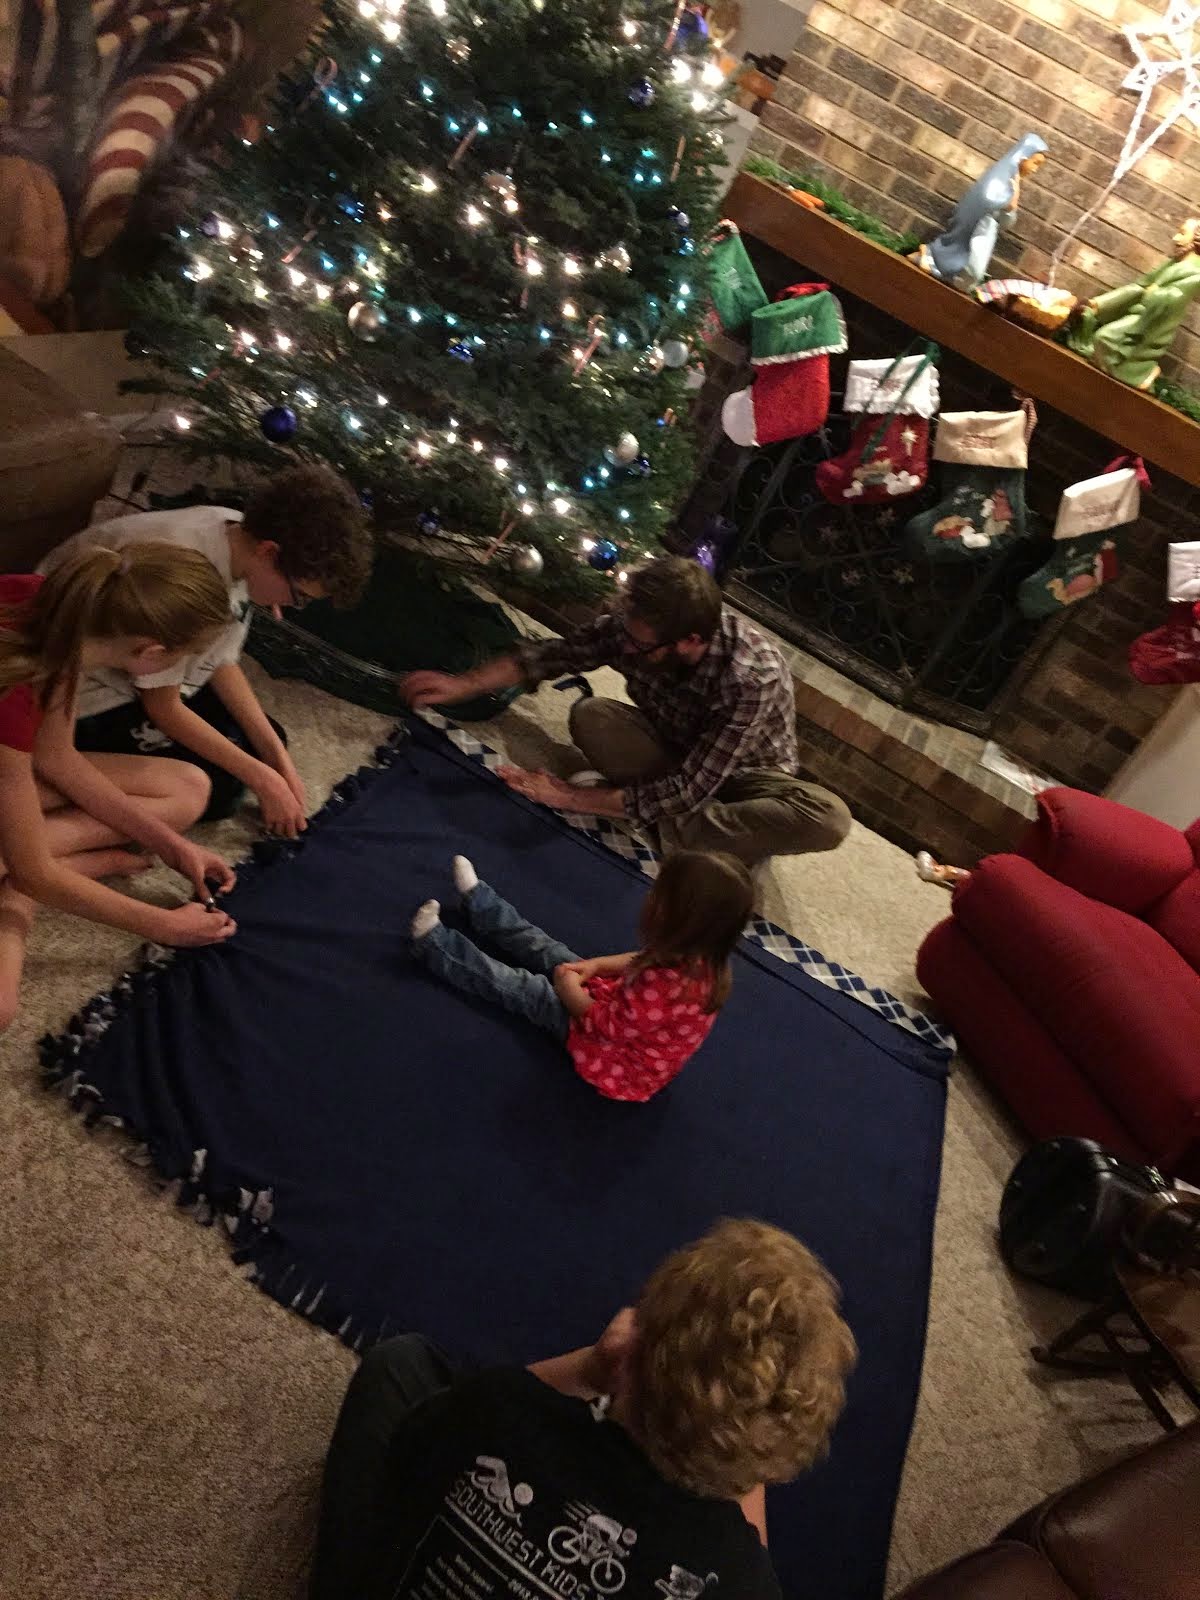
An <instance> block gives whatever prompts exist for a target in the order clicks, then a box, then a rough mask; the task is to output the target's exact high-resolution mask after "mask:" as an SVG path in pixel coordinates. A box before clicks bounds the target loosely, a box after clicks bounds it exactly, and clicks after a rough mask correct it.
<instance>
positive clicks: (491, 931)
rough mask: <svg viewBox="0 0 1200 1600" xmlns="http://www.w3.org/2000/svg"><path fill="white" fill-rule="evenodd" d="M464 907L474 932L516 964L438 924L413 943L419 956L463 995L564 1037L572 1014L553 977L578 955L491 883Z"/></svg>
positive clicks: (468, 898)
mask: <svg viewBox="0 0 1200 1600" xmlns="http://www.w3.org/2000/svg"><path fill="white" fill-rule="evenodd" d="M463 911H464V913H465V914H466V918H467V921H468V922H469V923H470V925H471V931H472V932H473V933H477V934H480V935H482V936H483V937H484V938H486V939H488V940H490V942H491V943H492V944H494V945H495V946H496V948H497V949H499V950H502V951H503V952H504V954H505V955H507V956H511V957H512V959H513V961H514V962H515V963H516V965H515V966H511V967H510V966H507V965H506V964H505V963H504V962H503V961H496V960H495V959H493V957H491V956H489V955H486V954H485V953H484V952H483V951H482V950H481V949H480V948H479V946H478V945H476V944H472V942H471V941H470V939H468V938H467V937H466V935H465V934H462V933H459V932H457V931H456V930H455V929H454V928H447V927H446V926H445V925H444V924H443V923H440V922H439V923H438V924H437V926H436V927H435V928H434V929H433V931H432V932H431V933H427V934H426V935H425V937H424V938H423V939H418V940H416V942H415V943H414V945H413V949H414V951H415V952H416V954H417V956H418V957H419V958H420V959H421V960H422V961H424V962H425V964H426V966H428V968H429V970H430V971H431V972H434V973H436V974H437V976H438V977H439V978H443V979H444V980H445V981H446V982H447V983H449V984H452V985H453V986H454V988H456V989H461V990H462V991H463V993H464V994H473V995H477V996H478V997H479V998H480V999H481V1000H492V1001H494V1002H495V1003H496V1004H497V1005H500V1006H503V1007H504V1009H505V1011H511V1012H512V1013H513V1015H514V1016H518V1017H524V1018H525V1019H526V1020H527V1021H529V1022H532V1023H535V1024H536V1025H537V1026H538V1027H539V1028H545V1029H546V1031H547V1032H548V1033H552V1034H553V1035H554V1037H555V1038H556V1039H558V1040H560V1041H565V1040H566V1037H567V1028H568V1027H569V1026H570V1022H571V1015H570V1012H569V1011H568V1010H567V1008H566V1006H564V1005H563V1003H562V1001H561V1000H560V999H559V998H558V996H557V995H556V994H555V992H554V985H553V984H552V983H551V981H550V978H551V975H552V974H553V972H554V969H555V967H557V966H561V964H562V963H563V962H564V961H578V960H579V957H578V956H577V955H576V954H575V952H574V951H573V950H568V949H567V947H566V945H565V944H559V942H558V940H557V939H552V938H551V937H550V935H549V934H548V933H543V932H542V930H541V929H540V928H535V927H534V926H533V924H532V923H529V922H526V921H525V919H524V917H522V916H521V914H520V912H519V911H516V910H514V908H513V907H512V906H510V905H509V903H508V901H507V900H501V898H500V896H499V895H498V894H497V893H496V891H495V890H494V889H492V888H491V887H490V886H489V885H488V884H486V883H482V882H481V883H477V884H476V885H475V887H474V888H473V889H472V890H471V892H470V894H468V895H466V896H464V898H463Z"/></svg>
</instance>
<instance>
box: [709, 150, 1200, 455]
mask: <svg viewBox="0 0 1200 1600" xmlns="http://www.w3.org/2000/svg"><path fill="white" fill-rule="evenodd" d="M725 215H726V216H727V217H729V218H731V220H732V221H734V222H736V223H737V225H738V227H739V228H740V229H741V230H742V232H743V233H746V234H750V235H751V236H752V237H753V238H755V239H761V240H762V242H763V243H764V244H766V245H770V247H771V248H772V249H773V250H778V251H780V252H781V253H782V254H783V255H786V256H790V257H791V258H792V259H793V260H794V261H797V262H800V263H801V264H802V265H803V266H805V267H807V268H808V269H809V271H811V272H815V273H817V274H819V276H820V277H822V278H827V279H828V280H829V282H830V283H831V284H833V285H834V286H835V287H837V288H842V289H844V290H846V292H847V293H848V294H852V295H856V296H857V297H858V298H859V299H860V300H865V301H867V302H868V303H869V304H870V305H873V306H876V307H877V308H878V309H879V310H880V311H884V312H887V314H888V315H889V316H893V317H895V318H896V319H897V320H898V321H899V322H903V323H904V324H905V325H906V326H907V327H909V328H912V329H913V330H914V331H915V332H917V333H922V334H924V335H925V337H926V338H927V339H934V340H936V342H937V343H938V344H940V345H945V346H946V348H947V349H949V350H957V352H958V353H959V355H962V356H966V357H967V358H968V360H971V361H974V362H975V363H976V364H977V365H978V366H981V367H984V368H986V369H987V371H989V372H994V373H995V374H996V375H997V376H998V377H1001V378H1003V379H1004V380H1005V381H1006V382H1007V383H1011V384H1012V385H1013V386H1014V388H1017V389H1020V390H1021V391H1022V393H1024V394H1031V395H1033V396H1034V397H1035V398H1036V399H1038V400H1044V401H1045V402H1046V404H1047V405H1049V406H1053V407H1054V408H1055V409H1056V410H1058V411H1062V412H1064V413H1065V414H1066V415H1067V416H1069V417H1074V419H1075V420H1076V421H1077V422H1082V423H1083V424H1084V426H1085V427H1088V428H1092V429H1094V430H1095V431H1096V432H1097V433H1099V434H1103V435H1104V437H1105V438H1107V439H1111V440H1112V441H1113V442H1114V443H1115V444H1118V445H1120V446H1121V447H1122V448H1123V449H1125V450H1130V451H1133V452H1134V454H1136V455H1140V456H1144V457H1145V458H1146V460H1147V461H1152V462H1154V463H1155V465H1156V466H1159V467H1162V468H1163V469H1164V470H1165V471H1167V472H1171V473H1174V474H1175V476H1176V477H1178V478H1182V479H1184V480H1185V482H1187V483H1190V484H1194V485H1197V486H1200V425H1197V424H1196V423H1194V422H1192V421H1191V419H1190V418H1188V417H1185V416H1184V415H1183V413H1182V412H1180V411H1175V410H1173V409H1172V408H1171V407H1170V406H1165V405H1163V403H1162V401H1161V400H1155V399H1154V398H1153V397H1152V396H1151V395H1148V394H1143V393H1142V392H1141V391H1140V390H1138V389H1131V388H1130V387H1129V385H1128V384H1124V383H1118V382H1117V380H1116V379H1115V378H1110V377H1108V376H1107V375H1106V374H1105V373H1103V372H1098V371H1097V370H1096V368H1095V367H1093V366H1091V365H1089V363H1088V362H1086V361H1084V360H1082V358H1081V357H1079V356H1077V355H1075V354H1074V353H1073V352H1072V351H1070V350H1067V349H1065V348H1064V347H1063V346H1062V345H1059V344H1054V343H1052V342H1051V341H1050V340H1049V339H1042V338H1039V337H1038V335H1037V334H1035V333H1027V332H1026V331H1025V329H1024V328H1019V327H1018V326H1017V325H1016V323H1015V322H1009V321H1008V320H1007V318H1005V317H1002V316H999V315H998V314H997V313H996V312H995V311H993V310H991V309H989V307H987V306H985V305H981V304H980V303H979V302H978V301H975V300H972V299H970V298H969V297H968V296H967V295H964V294H961V293H960V292H959V291H958V290H957V289H951V288H949V287H948V286H947V285H946V284H944V283H939V282H938V280H937V279H936V278H931V277H930V276H929V275H928V273H925V272H922V271H921V270H920V269H919V268H918V267H915V266H913V264H912V263H911V262H910V261H907V260H905V258H904V257H903V256H898V255H896V254H895V253H894V252H893V251H890V250H884V249H883V248H882V247H881V246H880V245H877V244H874V243H872V241H871V240H870V239H866V238H864V237H863V235H862V234H860V233H855V232H854V230H853V229H852V228H848V227H846V226H845V224H844V223H841V222H835V221H834V220H833V218H832V217H828V216H825V215H824V214H823V213H821V212H819V211H810V210H808V208H807V207H805V206H802V205H800V204H799V203H798V202H797V201H795V200H792V199H791V198H790V197H789V196H788V194H787V193H786V192H785V191H784V190H782V189H779V188H777V187H776V186H775V185H773V184H770V183H765V182H764V181H763V180H762V179H761V178H755V177H752V176H751V175H750V174H749V173H747V172H742V173H739V174H738V176H737V178H736V179H735V180H734V183H733V187H732V188H731V189H730V191H729V194H728V197H727V199H726V201H725Z"/></svg>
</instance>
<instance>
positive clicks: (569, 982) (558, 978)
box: [550, 961, 583, 1002]
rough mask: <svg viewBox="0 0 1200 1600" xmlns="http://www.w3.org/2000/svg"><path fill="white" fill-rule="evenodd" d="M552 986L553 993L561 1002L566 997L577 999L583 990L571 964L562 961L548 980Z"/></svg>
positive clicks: (580, 979)
mask: <svg viewBox="0 0 1200 1600" xmlns="http://www.w3.org/2000/svg"><path fill="white" fill-rule="evenodd" d="M550 981H551V982H552V983H553V985H554V992H555V994H556V995H557V996H558V998H559V999H560V1000H562V1001H564V1002H565V1001H566V999H567V996H568V995H570V996H572V997H577V996H578V995H579V993H580V991H581V990H582V988H583V980H582V978H580V976H579V974H578V972H576V970H575V966H574V963H573V962H570V961H563V962H560V964H559V965H558V966H557V967H555V969H554V972H553V975H552V977H551V980H550Z"/></svg>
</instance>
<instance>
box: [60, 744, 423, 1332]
mask: <svg viewBox="0 0 1200 1600" xmlns="http://www.w3.org/2000/svg"><path fill="white" fill-rule="evenodd" d="M409 734H410V728H409V726H408V725H407V724H405V723H401V724H400V725H399V726H398V727H396V728H395V729H394V730H393V732H392V733H391V735H390V736H389V737H388V739H387V741H386V742H385V743H383V744H381V745H378V746H377V747H376V749H375V751H374V753H373V756H372V760H371V763H370V764H369V765H367V766H362V767H359V768H358V769H357V771H355V772H351V773H348V774H347V776H346V777H344V778H343V779H342V780H341V782H340V783H338V784H337V786H336V787H335V788H334V789H333V791H332V792H331V793H330V796H329V799H328V800H327V801H326V802H325V804H324V805H323V806H322V807H321V808H320V810H319V811H317V812H314V814H313V815H312V816H311V817H310V818H309V822H308V827H307V829H306V830H305V832H304V833H303V834H302V835H301V836H300V837H299V838H297V839H260V840H257V841H256V842H255V844H254V845H253V847H252V848H251V851H250V854H249V856H247V857H246V858H245V860H243V861H241V862H239V863H238V868H237V873H238V884H239V885H242V884H244V883H249V882H250V881H251V880H252V879H253V878H256V877H258V876H260V875H261V874H262V873H264V872H267V871H269V870H270V869H271V868H272V867H275V866H278V865H279V864H280V863H281V862H283V861H290V860H291V859H292V858H293V857H294V856H296V855H298V854H299V852H300V851H301V850H303V849H304V847H305V845H306V843H307V842H308V840H309V839H310V838H311V837H312V835H313V833H314V831H315V830H317V829H319V828H320V827H321V825H322V824H323V823H325V822H327V821H329V820H330V819H331V818H332V817H335V816H337V815H338V814H339V813H340V812H341V811H343V810H344V809H345V807H346V806H347V805H349V804H350V803H351V802H352V801H353V800H356V799H357V798H358V797H359V795H361V794H362V792H363V791H364V789H366V788H367V787H368V785H369V784H371V783H372V782H374V780H375V779H376V778H378V777H379V776H380V774H381V773H383V772H385V771H386V770H387V769H388V768H389V767H390V766H392V765H393V763H394V762H396V761H397V760H399V759H402V758H403V755H404V749H403V747H404V743H405V741H406V740H407V739H408V737H409ZM179 954H180V953H179V952H178V951H176V950H174V949H169V948H167V947H165V946H163V945H153V944H147V945H144V946H143V947H142V950H141V952H140V955H139V958H138V961H137V963H136V965H135V966H133V967H131V968H130V969H129V970H128V971H127V972H125V973H124V974H123V975H122V976H121V977H120V978H118V980H117V981H116V983H114V984H113V986H112V988H111V989H105V990H103V991H102V992H101V993H100V994H97V995H95V996H94V997H93V998H92V999H91V1000H89V1001H88V1003H87V1005H85V1006H84V1007H83V1009H82V1010H80V1011H78V1012H76V1013H75V1015H74V1016H73V1017H72V1018H71V1020H70V1021H69V1022H68V1023H67V1026H66V1027H65V1028H64V1029H63V1031H62V1032H61V1033H59V1034H49V1033H48V1034H46V1035H45V1036H44V1037H43V1038H42V1039H41V1040H40V1042H39V1045H38V1054H39V1058H40V1061H41V1068H42V1074H41V1075H42V1083H43V1085H44V1087H45V1088H47V1089H49V1090H52V1091H54V1092H57V1093H58V1094H61V1095H62V1096H63V1098H64V1099H65V1100H66V1101H67V1104H68V1105H69V1106H70V1107H71V1109H72V1110H73V1111H75V1112H76V1113H77V1114H78V1115H79V1116H80V1117H82V1119H83V1123H84V1126H85V1127H86V1128H87V1129H88V1130H89V1131H95V1130H96V1129H98V1128H107V1129H109V1130H111V1131H112V1132H113V1133H116V1134H125V1135H126V1136H127V1142H126V1144H125V1147H124V1149H123V1150H122V1155H123V1156H124V1159H125V1160H126V1161H128V1162H129V1163H130V1165H131V1166H136V1167H141V1168H146V1169H150V1170H151V1171H153V1172H154V1173H156V1174H158V1177H159V1180H160V1181H159V1183H158V1184H157V1187H158V1188H159V1190H160V1192H162V1193H164V1194H166V1195H167V1196H169V1197H170V1198H171V1199H172V1201H173V1202H174V1204H176V1205H177V1206H179V1207H180V1208H181V1209H182V1210H185V1211H187V1212H188V1213H189V1214H190V1215H191V1216H192V1217H194V1218H195V1220H196V1221H197V1222H200V1223H202V1224H203V1225H204V1226H206V1227H208V1226H211V1225H212V1224H213V1223H214V1222H215V1221H217V1220H218V1219H219V1220H220V1221H221V1222H222V1223H223V1225H224V1227H225V1231H226V1233H227V1234H228V1236H229V1240H230V1243H231V1246H232V1249H233V1258H234V1261H235V1263H236V1264H237V1265H238V1266H242V1267H245V1268H246V1269H247V1277H248V1278H249V1280H250V1281H251V1282H252V1283H254V1284H255V1285H257V1287H259V1288H260V1289H262V1290H264V1291H265V1292H266V1293H267V1294H269V1295H270V1296H271V1298H272V1299H274V1300H277V1301H278V1302H279V1304H280V1305H282V1306H284V1307H286V1308H287V1309H289V1310H292V1311H299V1312H300V1313H301V1314H302V1315H303V1316H305V1317H307V1318H309V1319H310V1320H311V1321H313V1322H315V1323H317V1324H318V1325H319V1326H320V1327H323V1328H324V1329H325V1330H326V1331H327V1332H329V1333H334V1334H336V1335H337V1336H338V1337H339V1338H340V1339H341V1340H343V1342H344V1343H346V1344H348V1345H349V1346H350V1348H351V1349H353V1350H362V1349H365V1348H366V1347H367V1346H368V1345H370V1344H374V1343H375V1342H376V1340H378V1339H382V1338H386V1337H387V1335H388V1333H389V1332H398V1331H400V1330H399V1329H394V1328H391V1327H390V1325H389V1324H388V1323H387V1322H386V1321H385V1322H384V1323H381V1324H379V1325H377V1326H372V1325H370V1324H364V1323H361V1322H358V1321H356V1319H355V1318H354V1317H353V1315H352V1314H351V1313H350V1312H349V1311H348V1310H347V1309H346V1308H345V1307H344V1306H341V1305H338V1304H337V1303H336V1302H334V1301H333V1300H332V1299H329V1298H327V1293H326V1286H325V1285H324V1284H316V1283H313V1282H311V1281H309V1280H308V1279H307V1278H305V1277H304V1275H303V1273H302V1271H301V1269H299V1268H298V1267H297V1266H296V1265H295V1264H294V1263H293V1262H290V1261H287V1260H282V1259H279V1258H278V1252H277V1251H276V1250H275V1248H274V1240H273V1237H272V1234H271V1222H272V1218H273V1216H274V1205H275V1195H274V1190H273V1189H272V1188H271V1187H270V1186H269V1185H264V1186H263V1187H261V1188H255V1189H251V1188H246V1187H244V1186H242V1185H238V1186H236V1187H229V1186H225V1185H221V1184H219V1183H218V1184H215V1185H214V1184H213V1182H212V1180H211V1175H210V1173H209V1170H208V1152H207V1151H206V1150H195V1151H193V1152H192V1159H191V1165H190V1166H189V1168H188V1170H187V1172H186V1173H183V1172H175V1173H173V1172H171V1171H169V1170H168V1168H169V1165H170V1163H169V1162H168V1161H167V1160H166V1157H165V1152H163V1151H162V1150H160V1149H157V1148H156V1147H155V1146H154V1144H153V1143H151V1142H147V1141H146V1140H143V1139H142V1138H141V1137H140V1132H139V1130H138V1129H136V1128H132V1127H130V1126H129V1124H128V1123H127V1122H126V1121H125V1119H124V1118H123V1117H117V1116H113V1115H111V1114H109V1113H108V1112H106V1111H105V1109H104V1096H103V1095H102V1094H101V1092H100V1090H99V1089H98V1088H97V1087H96V1085H95V1084H93V1083H89V1082H88V1078H87V1073H86V1070H85V1068H84V1067H83V1066H81V1065H80V1064H79V1062H80V1058H81V1057H82V1056H84V1055H85V1054H86V1053H87V1051H88V1049H89V1048H90V1047H91V1046H93V1045H94V1044H95V1043H96V1042H97V1041H98V1040H100V1039H101V1038H103V1036H104V1034H105V1033H107V1032H108V1030H109V1028H111V1027H112V1026H113V1024H114V1023H115V1022H116V1021H118V1020H119V1019H120V1018H121V1017H122V1016H123V1015H124V1014H125V1013H126V1012H127V1011H129V1010H131V1009H132V1008H133V1006H134V1005H135V1004H136V1003H137V1002H138V1000H139V998H140V997H142V996H143V995H145V993H146V992H147V991H148V990H150V989H152V988H154V987H155V985H157V984H158V983H159V981H160V980H161V978H162V976H163V974H164V973H165V972H167V971H168V970H169V969H170V967H172V966H173V965H174V963H175V961H176V960H177V959H178V957H179Z"/></svg>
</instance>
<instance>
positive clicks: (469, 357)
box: [446, 339, 475, 364]
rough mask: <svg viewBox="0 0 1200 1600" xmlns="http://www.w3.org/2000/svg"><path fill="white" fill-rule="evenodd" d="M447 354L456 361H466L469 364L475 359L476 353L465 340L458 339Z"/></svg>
mask: <svg viewBox="0 0 1200 1600" xmlns="http://www.w3.org/2000/svg"><path fill="white" fill-rule="evenodd" d="M446 354H447V355H448V356H453V357H454V359H455V361H465V362H467V363H468V364H469V363H470V362H472V361H474V359H475V352H474V350H472V349H471V346H470V345H469V344H468V343H467V341H466V340H465V339H456V340H455V341H454V343H453V344H452V345H451V346H450V348H449V349H448V350H447V351H446Z"/></svg>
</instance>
